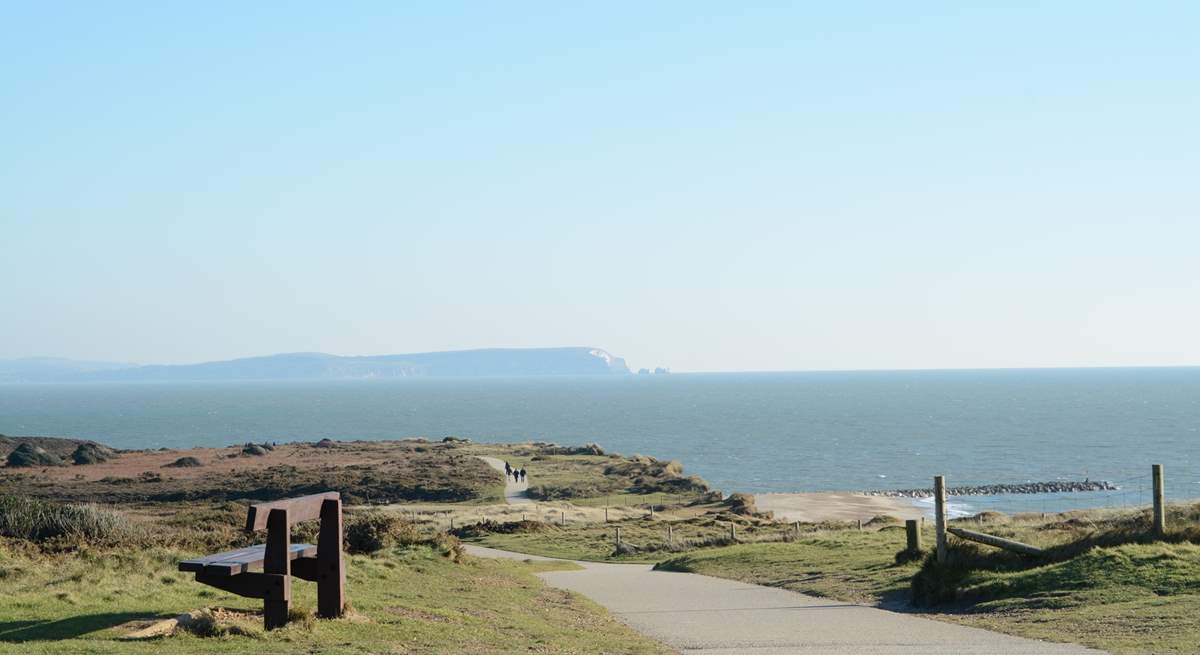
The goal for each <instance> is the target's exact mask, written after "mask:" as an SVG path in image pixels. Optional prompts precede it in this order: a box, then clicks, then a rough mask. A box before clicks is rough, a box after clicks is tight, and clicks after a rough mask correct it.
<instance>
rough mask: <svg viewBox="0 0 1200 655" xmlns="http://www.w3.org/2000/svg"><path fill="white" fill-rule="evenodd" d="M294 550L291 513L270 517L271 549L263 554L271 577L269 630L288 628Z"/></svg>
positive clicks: (266, 608)
mask: <svg viewBox="0 0 1200 655" xmlns="http://www.w3.org/2000/svg"><path fill="white" fill-rule="evenodd" d="M291 548H292V535H291V526H290V524H289V523H288V511H287V510H286V509H273V510H271V513H270V514H268V515H267V548H266V552H265V553H263V573H265V574H267V575H269V576H270V577H268V578H266V580H267V584H268V585H269V586H268V588H267V593H266V596H265V598H264V600H263V625H264V627H266V629H267V630H273V629H275V628H279V627H283V626H285V625H287V621H288V609H290V606H291V601H292V560H291V558H290V557H289V556H288V555H289V553H288V551H289V550H291Z"/></svg>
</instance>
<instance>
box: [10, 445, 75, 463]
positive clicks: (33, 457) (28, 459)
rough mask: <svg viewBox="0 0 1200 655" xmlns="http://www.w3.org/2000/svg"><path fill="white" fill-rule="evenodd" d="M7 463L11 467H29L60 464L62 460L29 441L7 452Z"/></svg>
mask: <svg viewBox="0 0 1200 655" xmlns="http://www.w3.org/2000/svg"><path fill="white" fill-rule="evenodd" d="M6 461H7V464H8V465H9V466H11V467H13V468H30V467H37V466H62V465H63V461H62V458H60V457H59V456H58V455H55V454H53V453H50V452H47V451H46V449H45V448H40V447H38V446H35V445H33V444H31V443H23V444H21V445H19V446H17V447H16V448H15V449H14V450H13V451H12V452H11V453H9V454H8V458H7V460H6Z"/></svg>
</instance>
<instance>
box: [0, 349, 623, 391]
mask: <svg viewBox="0 0 1200 655" xmlns="http://www.w3.org/2000/svg"><path fill="white" fill-rule="evenodd" d="M629 374H630V370H629V367H628V366H627V365H626V364H625V360H624V359H623V358H621V357H617V356H615V355H613V354H612V353H609V352H608V351H607V350H604V349H602V348H593V347H590V346H574V347H566V348H487V349H481V350H452V351H444V352H426V353H408V354H399V355H368V356H357V357H353V356H351V357H348V356H341V355H330V354H326V353H285V354H279V355H267V356H263V357H247V358H242V359H232V360H226V361H216V362H201V363H197V364H170V365H146V366H143V365H138V364H125V363H117V362H92V361H78V360H71V359H59V358H52V357H29V358H23V359H10V360H0V382H10V383H11V382H18V383H19V382H40V383H53V382H193V381H218V382H219V381H233V380H262V381H272V380H353V379H392V378H407V377H503V376H539V375H629Z"/></svg>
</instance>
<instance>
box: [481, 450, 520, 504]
mask: <svg viewBox="0 0 1200 655" xmlns="http://www.w3.org/2000/svg"><path fill="white" fill-rule="evenodd" d="M477 457H479V459H482V460H483V461H485V462H487V463H488V466H490V467H492V468H494V469H496V470H497V471H500V473H501V475H504V460H502V459H496V458H495V457H484V456H482V455H477ZM528 490H529V483H528V482H513V479H512V476H511V475H505V476H504V502H506V503H508V504H509V505H519V504H521V503H532V502H533V501H532V500H530V499H529V493H528Z"/></svg>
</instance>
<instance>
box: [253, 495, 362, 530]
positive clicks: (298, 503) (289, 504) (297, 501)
mask: <svg viewBox="0 0 1200 655" xmlns="http://www.w3.org/2000/svg"><path fill="white" fill-rule="evenodd" d="M339 499H341V494H339V493H338V492H336V491H326V492H325V493H320V494H313V495H311V496H300V497H299V498H285V499H283V500H276V501H272V502H269V503H259V504H257V505H251V506H250V512H249V513H248V514H247V515H246V531H247V532H257V531H258V530H265V529H266V527H267V517H269V516H270V515H271V510H273V509H286V510H287V517H288V524H289V525H294V524H296V523H300V522H301V521H312V520H314V519H319V518H321V504H322V503H324V502H325V501H326V500H339ZM339 523H340V521H339Z"/></svg>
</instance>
